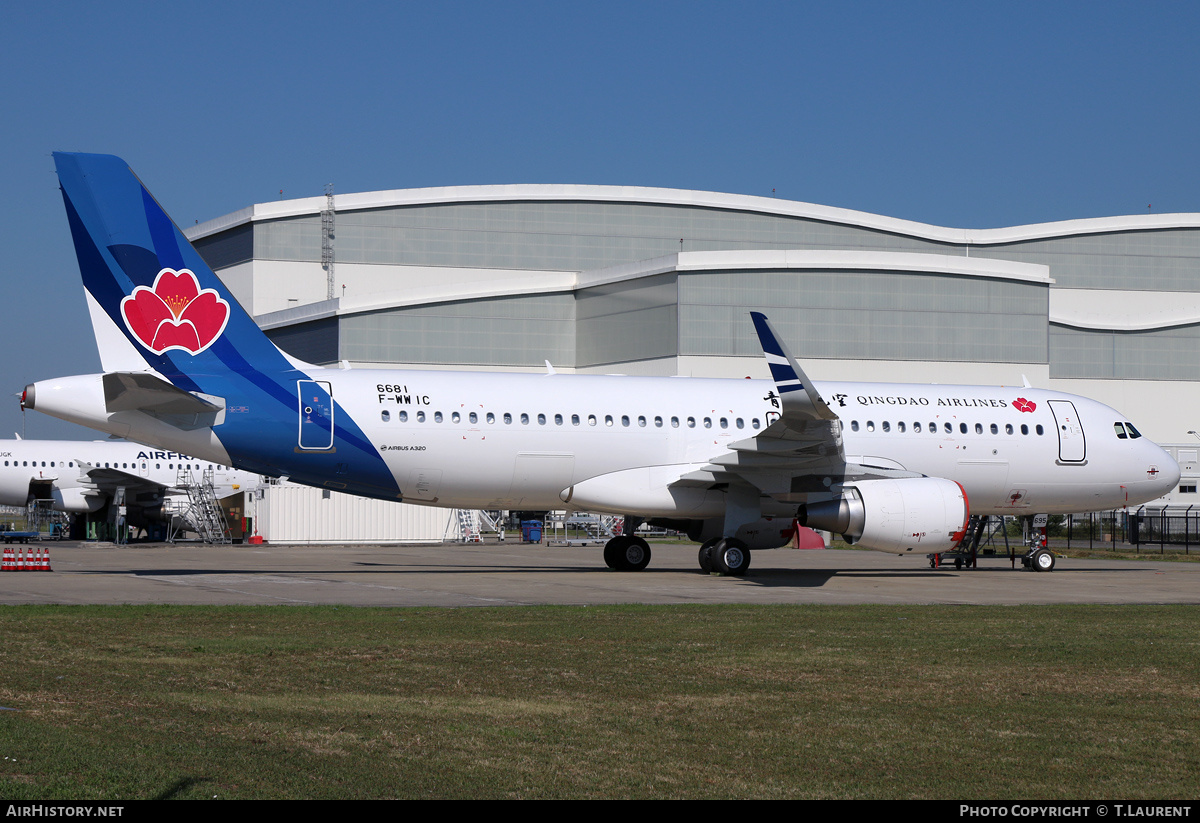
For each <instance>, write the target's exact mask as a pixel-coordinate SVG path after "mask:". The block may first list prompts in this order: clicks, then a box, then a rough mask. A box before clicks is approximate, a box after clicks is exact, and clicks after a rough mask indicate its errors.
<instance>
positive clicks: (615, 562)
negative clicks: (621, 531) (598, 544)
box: [604, 537, 629, 570]
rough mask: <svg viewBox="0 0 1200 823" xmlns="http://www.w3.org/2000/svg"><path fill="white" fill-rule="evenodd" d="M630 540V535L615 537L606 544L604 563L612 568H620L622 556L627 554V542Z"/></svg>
mask: <svg viewBox="0 0 1200 823" xmlns="http://www.w3.org/2000/svg"><path fill="white" fill-rule="evenodd" d="M628 542H629V538H628V537H614V538H613V539H612V540H609V541H608V542H607V543H605V544H604V565H606V566H608V567H609V568H610V569H617V570H620V568H621V557H622V556H623V555H624V554H625V544H626V543H628Z"/></svg>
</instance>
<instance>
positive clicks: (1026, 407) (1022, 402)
mask: <svg viewBox="0 0 1200 823" xmlns="http://www.w3.org/2000/svg"><path fill="white" fill-rule="evenodd" d="M1013 408H1014V409H1016V410H1017V411H1019V412H1031V411H1033V410H1034V409H1036V408H1037V403H1034V402H1033V401H1032V400H1026V399H1025V398H1024V397H1018V398H1017V399H1016V400H1014V401H1013Z"/></svg>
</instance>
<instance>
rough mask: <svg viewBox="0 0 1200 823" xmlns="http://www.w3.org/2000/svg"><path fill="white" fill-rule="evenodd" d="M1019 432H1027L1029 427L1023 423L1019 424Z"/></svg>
mask: <svg viewBox="0 0 1200 823" xmlns="http://www.w3.org/2000/svg"><path fill="white" fill-rule="evenodd" d="M1021 434H1029V427H1028V426H1026V425H1025V424H1024V423H1022V424H1021Z"/></svg>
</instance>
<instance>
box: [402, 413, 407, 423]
mask: <svg viewBox="0 0 1200 823" xmlns="http://www.w3.org/2000/svg"><path fill="white" fill-rule="evenodd" d="M400 422H401V423H407V422H408V412H406V411H402V412H400Z"/></svg>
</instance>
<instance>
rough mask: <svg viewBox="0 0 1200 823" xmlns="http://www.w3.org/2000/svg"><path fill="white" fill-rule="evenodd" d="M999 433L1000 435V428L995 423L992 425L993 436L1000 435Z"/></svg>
mask: <svg viewBox="0 0 1200 823" xmlns="http://www.w3.org/2000/svg"><path fill="white" fill-rule="evenodd" d="M999 433H1000V427H999V426H997V425H996V424H995V423H993V424H992V434H999Z"/></svg>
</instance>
